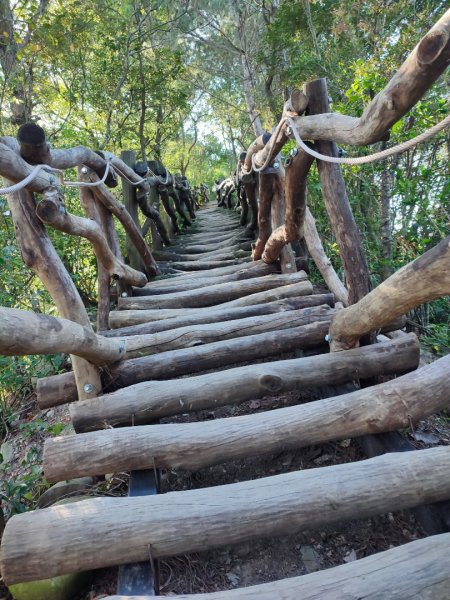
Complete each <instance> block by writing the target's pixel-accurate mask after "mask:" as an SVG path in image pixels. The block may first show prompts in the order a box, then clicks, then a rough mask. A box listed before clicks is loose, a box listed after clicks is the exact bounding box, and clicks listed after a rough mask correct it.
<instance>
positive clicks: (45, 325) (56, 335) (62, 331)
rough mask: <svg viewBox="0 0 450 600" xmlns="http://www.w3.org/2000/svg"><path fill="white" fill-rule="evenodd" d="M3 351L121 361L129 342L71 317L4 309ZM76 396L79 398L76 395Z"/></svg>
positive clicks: (1, 325) (0, 329)
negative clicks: (82, 323) (114, 337)
mask: <svg viewBox="0 0 450 600" xmlns="http://www.w3.org/2000/svg"><path fill="white" fill-rule="evenodd" d="M0 317H1V319H0V354H3V355H5V356H14V355H25V354H55V353H56V352H64V353H67V354H76V355H77V356H80V357H82V358H84V359H86V360H88V361H90V362H92V363H95V364H102V363H107V362H115V361H117V360H121V359H122V357H123V356H124V354H125V344H124V343H123V342H121V341H120V340H118V339H116V340H115V341H114V342H113V343H111V341H112V340H109V339H107V338H105V337H103V336H101V335H96V334H95V333H94V332H93V331H92V329H91V328H88V327H83V325H78V324H77V323H74V322H73V321H69V320H67V319H57V318H56V317H51V316H50V315H43V314H41V313H38V314H36V313H32V312H28V311H26V310H19V309H15V308H0ZM75 399H76V398H75Z"/></svg>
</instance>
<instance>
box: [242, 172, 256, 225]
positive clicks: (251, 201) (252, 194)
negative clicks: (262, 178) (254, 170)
mask: <svg viewBox="0 0 450 600" xmlns="http://www.w3.org/2000/svg"><path fill="white" fill-rule="evenodd" d="M256 185H257V184H256V180H255V181H252V182H250V183H245V184H244V189H245V195H246V197H247V202H248V205H249V206H250V209H251V211H252V218H251V221H250V223H249V224H248V226H247V229H246V232H247V233H249V234H252V235H253V234H254V232H255V231H256V230H257V229H258V212H259V208H258V200H257V193H256Z"/></svg>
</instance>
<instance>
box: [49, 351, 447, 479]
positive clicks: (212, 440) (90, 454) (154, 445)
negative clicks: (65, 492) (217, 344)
mask: <svg viewBox="0 0 450 600" xmlns="http://www.w3.org/2000/svg"><path fill="white" fill-rule="evenodd" d="M445 370H446V373H447V375H446V376H443V375H442V373H444V372H445ZM443 379H444V381H443ZM449 387H450V356H448V357H446V358H443V359H440V360H439V361H436V362H435V363H433V364H432V365H428V366H426V367H424V368H422V369H420V370H418V371H414V372H412V373H409V374H407V375H403V376H402V377H398V378H397V379H394V380H392V381H389V382H387V383H383V384H380V385H377V386H374V387H368V388H364V389H362V390H357V391H355V392H353V393H350V394H344V395H341V396H336V397H334V398H326V399H323V400H317V401H314V402H310V403H307V404H301V405H298V406H291V407H288V408H280V409H276V410H271V411H268V412H261V413H257V414H251V415H245V416H240V417H229V418H226V419H215V420H213V421H201V422H194V423H175V424H165V425H147V426H145V425H144V426H137V427H133V428H130V427H124V428H120V429H104V430H101V431H95V432H91V433H85V434H79V435H71V436H62V437H58V438H50V439H48V440H47V441H46V443H45V448H44V472H45V476H46V477H47V479H48V480H49V481H60V480H65V479H72V478H76V477H84V476H87V475H104V474H106V473H112V472H121V471H127V470H130V469H146V468H150V467H153V466H156V467H157V468H164V469H171V468H176V469H187V470H196V469H200V468H204V467H207V466H211V465H214V464H218V463H221V462H228V461H231V460H237V459H241V458H244V457H248V456H255V455H260V454H262V453H275V452H281V451H284V450H288V449H291V448H300V447H305V446H310V445H313V444H321V443H325V442H330V441H335V440H339V439H347V438H351V437H356V436H361V435H366V434H368V433H374V432H377V433H379V432H384V431H395V430H396V429H399V428H403V427H407V426H409V425H410V424H411V422H413V423H416V422H418V421H419V420H421V419H423V418H424V417H426V416H429V415H431V414H433V413H436V412H438V411H440V410H442V409H443V408H444V407H445V406H447V404H448V392H447V389H448V388H449ZM415 389H421V390H422V394H421V396H420V398H417V395H416V394H414V392H413V390H415ZM349 415H351V418H349Z"/></svg>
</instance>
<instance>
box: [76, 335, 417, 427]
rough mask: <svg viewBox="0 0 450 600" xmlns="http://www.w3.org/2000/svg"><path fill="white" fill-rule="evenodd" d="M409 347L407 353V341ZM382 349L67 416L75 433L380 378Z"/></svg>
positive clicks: (114, 397) (293, 363) (239, 374)
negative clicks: (304, 389) (364, 377)
mask: <svg viewBox="0 0 450 600" xmlns="http://www.w3.org/2000/svg"><path fill="white" fill-rule="evenodd" d="M408 347H409V348H410V349H411V347H410V345H409V343H408ZM387 348H389V346H385V345H384V344H376V345H374V346H373V347H371V346H369V347H364V348H358V349H355V350H353V351H350V352H349V353H348V354H345V355H343V354H342V353H339V354H338V353H332V354H326V355H318V356H311V357H305V358H299V359H294V360H283V361H276V362H271V363H263V364H257V365H249V366H245V367H237V368H234V369H228V370H226V371H220V372H218V373H209V374H206V375H198V376H194V377H189V378H185V379H178V380H171V381H149V382H145V383H140V384H137V385H133V386H130V387H128V388H125V389H123V390H118V391H117V392H113V393H111V394H105V395H103V396H100V397H98V398H95V399H90V400H89V401H83V402H77V403H75V404H72V405H70V413H71V416H72V422H73V425H74V427H75V429H76V430H77V431H87V430H93V429H99V428H103V427H104V426H105V423H108V424H110V425H116V424H119V423H120V424H125V425H131V423H135V424H145V423H151V422H153V421H156V420H157V419H159V418H162V417H164V416H170V415H175V414H179V413H185V412H189V411H193V410H201V409H204V408H212V407H217V406H223V405H226V404H239V403H241V402H244V401H245V400H251V399H254V398H260V397H262V396H265V395H270V394H275V393H281V392H283V391H288V390H293V389H296V388H297V387H301V386H306V387H307V386H317V385H324V384H326V383H330V384H331V383H335V384H337V383H345V382H347V381H352V380H354V379H356V380H358V379H359V378H360V377H362V376H363V374H364V376H366V377H370V376H372V375H373V376H375V375H377V374H382V373H383V371H384V369H386V368H387V369H388V370H390V369H392V365H391V366H388V365H386V364H384V361H383V360H382V356H383V354H384V353H385V352H387V351H388V350H387ZM413 355H414V361H415V362H414V361H413V364H412V365H411V364H410V366H409V368H414V366H417V364H418V356H417V348H416V349H415V350H413ZM391 358H392V359H393V357H392V356H391ZM397 366H398V365H397ZM389 372H392V371H389Z"/></svg>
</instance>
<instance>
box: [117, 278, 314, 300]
mask: <svg viewBox="0 0 450 600" xmlns="http://www.w3.org/2000/svg"><path fill="white" fill-rule="evenodd" d="M306 278H307V275H306V273H305V272H304V271H300V272H298V273H289V274H287V275H265V276H264V277H255V278H253V279H247V280H243V281H231V282H228V283H218V284H216V285H211V286H208V287H205V288H200V289H197V290H188V291H186V292H173V293H171V294H164V295H161V296H142V297H138V298H119V302H118V304H119V308H120V309H122V308H123V309H141V308H173V307H176V308H200V307H203V306H211V305H213V304H219V303H220V302H224V301H226V300H232V299H236V298H241V297H242V296H248V295H250V294H255V293H258V292H263V291H267V290H272V289H274V288H279V287H280V286H283V285H289V284H293V283H298V282H302V283H305V280H306ZM252 304H255V302H252Z"/></svg>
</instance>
